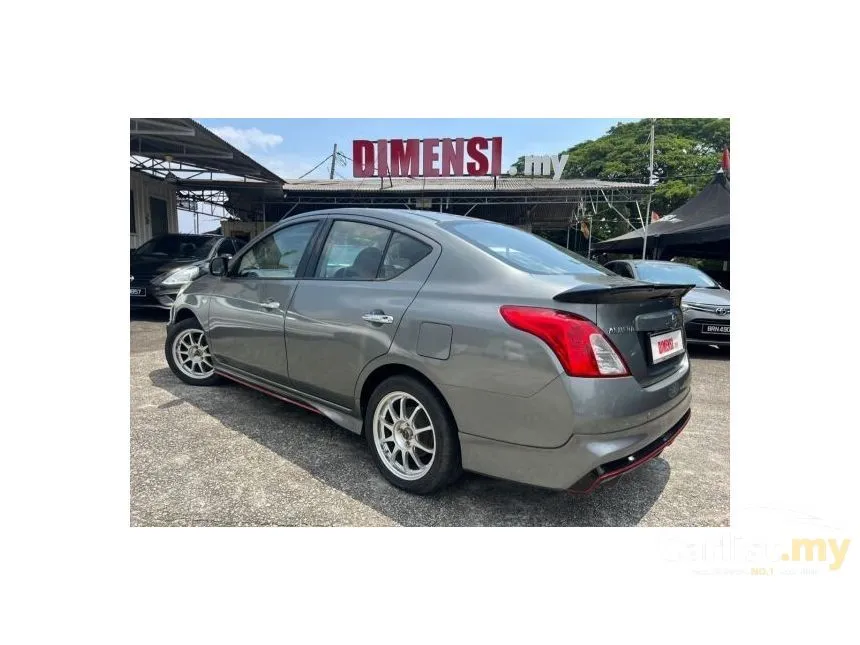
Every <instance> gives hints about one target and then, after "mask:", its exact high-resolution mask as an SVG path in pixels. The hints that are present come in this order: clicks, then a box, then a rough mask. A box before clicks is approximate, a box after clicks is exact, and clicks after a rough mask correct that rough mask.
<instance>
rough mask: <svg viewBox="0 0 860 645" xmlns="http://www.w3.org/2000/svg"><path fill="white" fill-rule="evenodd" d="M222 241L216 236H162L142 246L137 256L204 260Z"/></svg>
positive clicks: (136, 253)
mask: <svg viewBox="0 0 860 645" xmlns="http://www.w3.org/2000/svg"><path fill="white" fill-rule="evenodd" d="M220 239H221V238H220V237H216V236H214V235H162V236H159V237H154V238H152V239H151V240H149V242H147V243H146V244H144V245H142V246H141V247H140V248H139V249H137V251H135V255H154V256H159V257H166V258H194V259H197V260H202V259H203V258H205V257H206V256H207V255H209V251H211V250H212V247H213V246H214V245H215V242H217V241H218V240H220Z"/></svg>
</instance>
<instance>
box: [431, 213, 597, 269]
mask: <svg viewBox="0 0 860 645" xmlns="http://www.w3.org/2000/svg"><path fill="white" fill-rule="evenodd" d="M440 226H442V227H443V228H445V229H446V230H449V231H451V232H452V233H454V235H456V236H458V237H460V238H462V239H464V240H466V241H467V242H469V243H470V244H473V245H474V246H477V247H478V248H479V249H481V250H482V251H485V252H487V253H489V254H490V255H492V256H494V257H496V258H498V259H499V260H501V261H502V262H506V263H507V264H510V265H511V266H512V267H515V268H517V269H520V270H521V271H525V272H526V273H534V274H541V275H582V274H594V275H612V272H611V271H609V270H608V269H605V268H604V267H602V266H600V265H599V264H597V263H595V262H591V261H590V260H587V259H586V258H584V257H582V256H581V255H577V254H576V253H573V252H571V251H568V250H567V249H565V248H563V247H561V246H558V245H557V244H553V243H552V242H550V241H549V240H545V239H543V238H541V237H538V236H537V235H532V234H531V233H526V232H525V231H521V230H520V229H518V228H514V227H512V226H505V225H503V224H496V223H494V222H470V221H466V222H450V221H449V222H444V223H442V224H440Z"/></svg>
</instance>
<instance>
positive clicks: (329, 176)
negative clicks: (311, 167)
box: [328, 144, 337, 179]
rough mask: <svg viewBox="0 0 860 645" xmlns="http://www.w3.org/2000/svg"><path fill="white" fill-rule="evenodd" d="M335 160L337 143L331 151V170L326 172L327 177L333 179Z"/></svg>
mask: <svg viewBox="0 0 860 645" xmlns="http://www.w3.org/2000/svg"><path fill="white" fill-rule="evenodd" d="M335 161H337V144H334V150H332V151H331V172H329V174H328V178H329V179H334V162H335Z"/></svg>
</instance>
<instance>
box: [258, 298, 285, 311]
mask: <svg viewBox="0 0 860 645" xmlns="http://www.w3.org/2000/svg"><path fill="white" fill-rule="evenodd" d="M260 306H261V307H262V308H263V309H277V308H278V307H280V306H281V303H280V302H275V301H274V300H266V302H261V303H260Z"/></svg>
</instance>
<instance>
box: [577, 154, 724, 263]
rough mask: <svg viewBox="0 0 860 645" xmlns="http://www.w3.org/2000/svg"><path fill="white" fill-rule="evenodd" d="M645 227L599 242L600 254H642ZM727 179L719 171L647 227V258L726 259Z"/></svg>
mask: <svg viewBox="0 0 860 645" xmlns="http://www.w3.org/2000/svg"><path fill="white" fill-rule="evenodd" d="M644 230H645V229H641V228H640V229H637V230H635V231H631V232H630V233H626V234H624V235H620V236H619V237H614V238H612V239H610V240H606V241H604V242H600V243H598V244H596V245H595V246H594V249H595V250H596V251H598V252H602V253H633V254H641V253H642V238H643V234H644ZM729 230H730V226H729V179H728V177H726V175H725V173H723V171H722V170H720V171H719V172H717V174H716V175H715V176H714V179H713V180H712V181H711V182H710V183H709V184H708V185H707V186H705V187H704V188H703V189H702V190H701V192H699V194H698V195H696V196H695V197H693V198H692V199H690V200H689V201H688V202H686V203H685V204H683V205H682V206H680V207H678V208H676V209H675V210H674V211H672V212H671V213H669V214H668V215H666V216H665V217H663V218H662V219H660V220H659V221H657V222H655V223H654V224H651V225H650V226H649V227H648V244H647V247H646V251H647V254H648V257H654V258H658V259H659V258H668V257H671V256H676V257H693V258H713V259H720V260H728V259H729Z"/></svg>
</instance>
